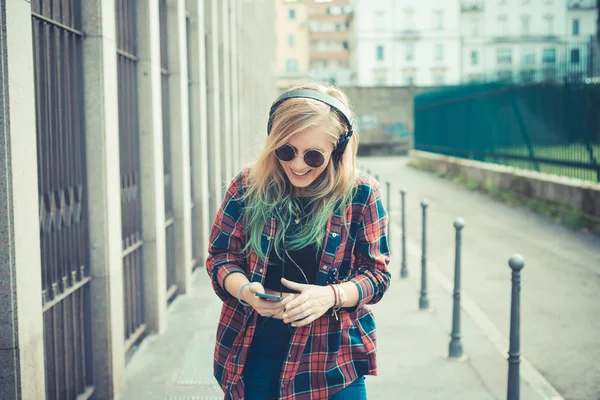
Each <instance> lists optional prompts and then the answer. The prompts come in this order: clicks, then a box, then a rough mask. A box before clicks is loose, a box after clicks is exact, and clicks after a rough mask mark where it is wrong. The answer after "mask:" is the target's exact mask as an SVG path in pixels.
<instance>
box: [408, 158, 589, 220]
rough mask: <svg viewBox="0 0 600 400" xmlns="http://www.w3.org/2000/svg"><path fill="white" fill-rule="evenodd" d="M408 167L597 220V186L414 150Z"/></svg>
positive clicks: (576, 180)
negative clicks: (477, 183)
mask: <svg viewBox="0 0 600 400" xmlns="http://www.w3.org/2000/svg"><path fill="white" fill-rule="evenodd" d="M410 163H411V165H414V166H415V167H417V168H420V169H425V170H428V171H433V172H440V173H444V174H449V175H452V176H460V177H463V178H467V179H470V180H474V181H476V182H479V183H481V184H483V185H492V186H495V187H496V188H498V189H499V190H500V191H502V190H507V191H512V192H516V193H518V194H521V195H524V196H527V197H529V198H534V199H540V200H544V201H547V202H550V203H554V204H558V205H562V206H567V207H570V208H573V209H576V210H579V211H580V212H582V213H584V214H588V215H591V216H593V217H596V218H600V184H598V183H594V182H586V181H581V180H578V179H571V178H566V177H559V176H554V175H548V174H541V173H539V172H535V171H527V170H522V169H518V168H513V167H507V166H504V165H496V164H490V163H484V162H479V161H472V160H465V159H461V158H455V157H450V156H444V155H440V154H434V153H428V152H424V151H416V150H413V151H411V152H410Z"/></svg>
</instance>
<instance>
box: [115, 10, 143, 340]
mask: <svg viewBox="0 0 600 400" xmlns="http://www.w3.org/2000/svg"><path fill="white" fill-rule="evenodd" d="M115 6H116V9H115V12H116V29H117V67H118V76H117V79H118V85H119V146H120V163H121V233H122V246H123V298H124V303H125V351H129V350H130V349H131V348H132V346H133V345H134V344H135V343H136V342H137V341H139V340H140V338H141V337H142V336H143V335H144V334H145V332H146V324H145V321H146V319H145V314H144V279H143V257H142V247H143V238H142V203H141V196H140V147H139V121H138V118H139V109H138V94H137V93H138V83H137V68H138V55H137V49H136V39H137V38H136V36H137V35H136V1H135V0H117V1H116V3H115Z"/></svg>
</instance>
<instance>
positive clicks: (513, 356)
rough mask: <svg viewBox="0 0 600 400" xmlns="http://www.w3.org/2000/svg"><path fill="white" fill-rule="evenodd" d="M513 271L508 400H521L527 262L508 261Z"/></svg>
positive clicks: (520, 260) (514, 258)
mask: <svg viewBox="0 0 600 400" xmlns="http://www.w3.org/2000/svg"><path fill="white" fill-rule="evenodd" d="M508 265H509V266H510V268H511V269H512V296H511V301H510V345H509V350H508V391H507V396H506V398H507V399H508V400H519V396H520V388H519V386H520V384H519V363H520V362H521V344H520V336H521V270H522V269H523V267H524V266H525V260H524V259H523V257H521V256H520V255H518V254H517V255H514V256H512V257H511V258H510V260H508Z"/></svg>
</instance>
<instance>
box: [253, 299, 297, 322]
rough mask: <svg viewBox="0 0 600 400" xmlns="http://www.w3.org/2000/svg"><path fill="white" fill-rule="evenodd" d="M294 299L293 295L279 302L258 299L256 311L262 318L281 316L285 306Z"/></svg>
mask: <svg viewBox="0 0 600 400" xmlns="http://www.w3.org/2000/svg"><path fill="white" fill-rule="evenodd" d="M293 299H294V295H293V294H290V295H288V296H287V297H285V298H284V299H283V300H280V301H272V300H265V299H258V304H257V307H255V309H256V311H258V313H259V314H260V315H262V316H263V317H270V316H273V315H277V314H281V313H282V312H283V310H284V308H285V305H286V304H288V303H289V302H290V301H292V300H293Z"/></svg>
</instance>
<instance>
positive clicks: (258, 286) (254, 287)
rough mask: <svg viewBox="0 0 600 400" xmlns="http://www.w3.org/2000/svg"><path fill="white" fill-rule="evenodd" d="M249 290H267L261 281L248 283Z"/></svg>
mask: <svg viewBox="0 0 600 400" xmlns="http://www.w3.org/2000/svg"><path fill="white" fill-rule="evenodd" d="M248 290H249V291H250V293H252V294H256V293H264V292H265V288H264V287H263V285H261V284H260V282H252V283H251V284H250V285H248Z"/></svg>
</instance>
